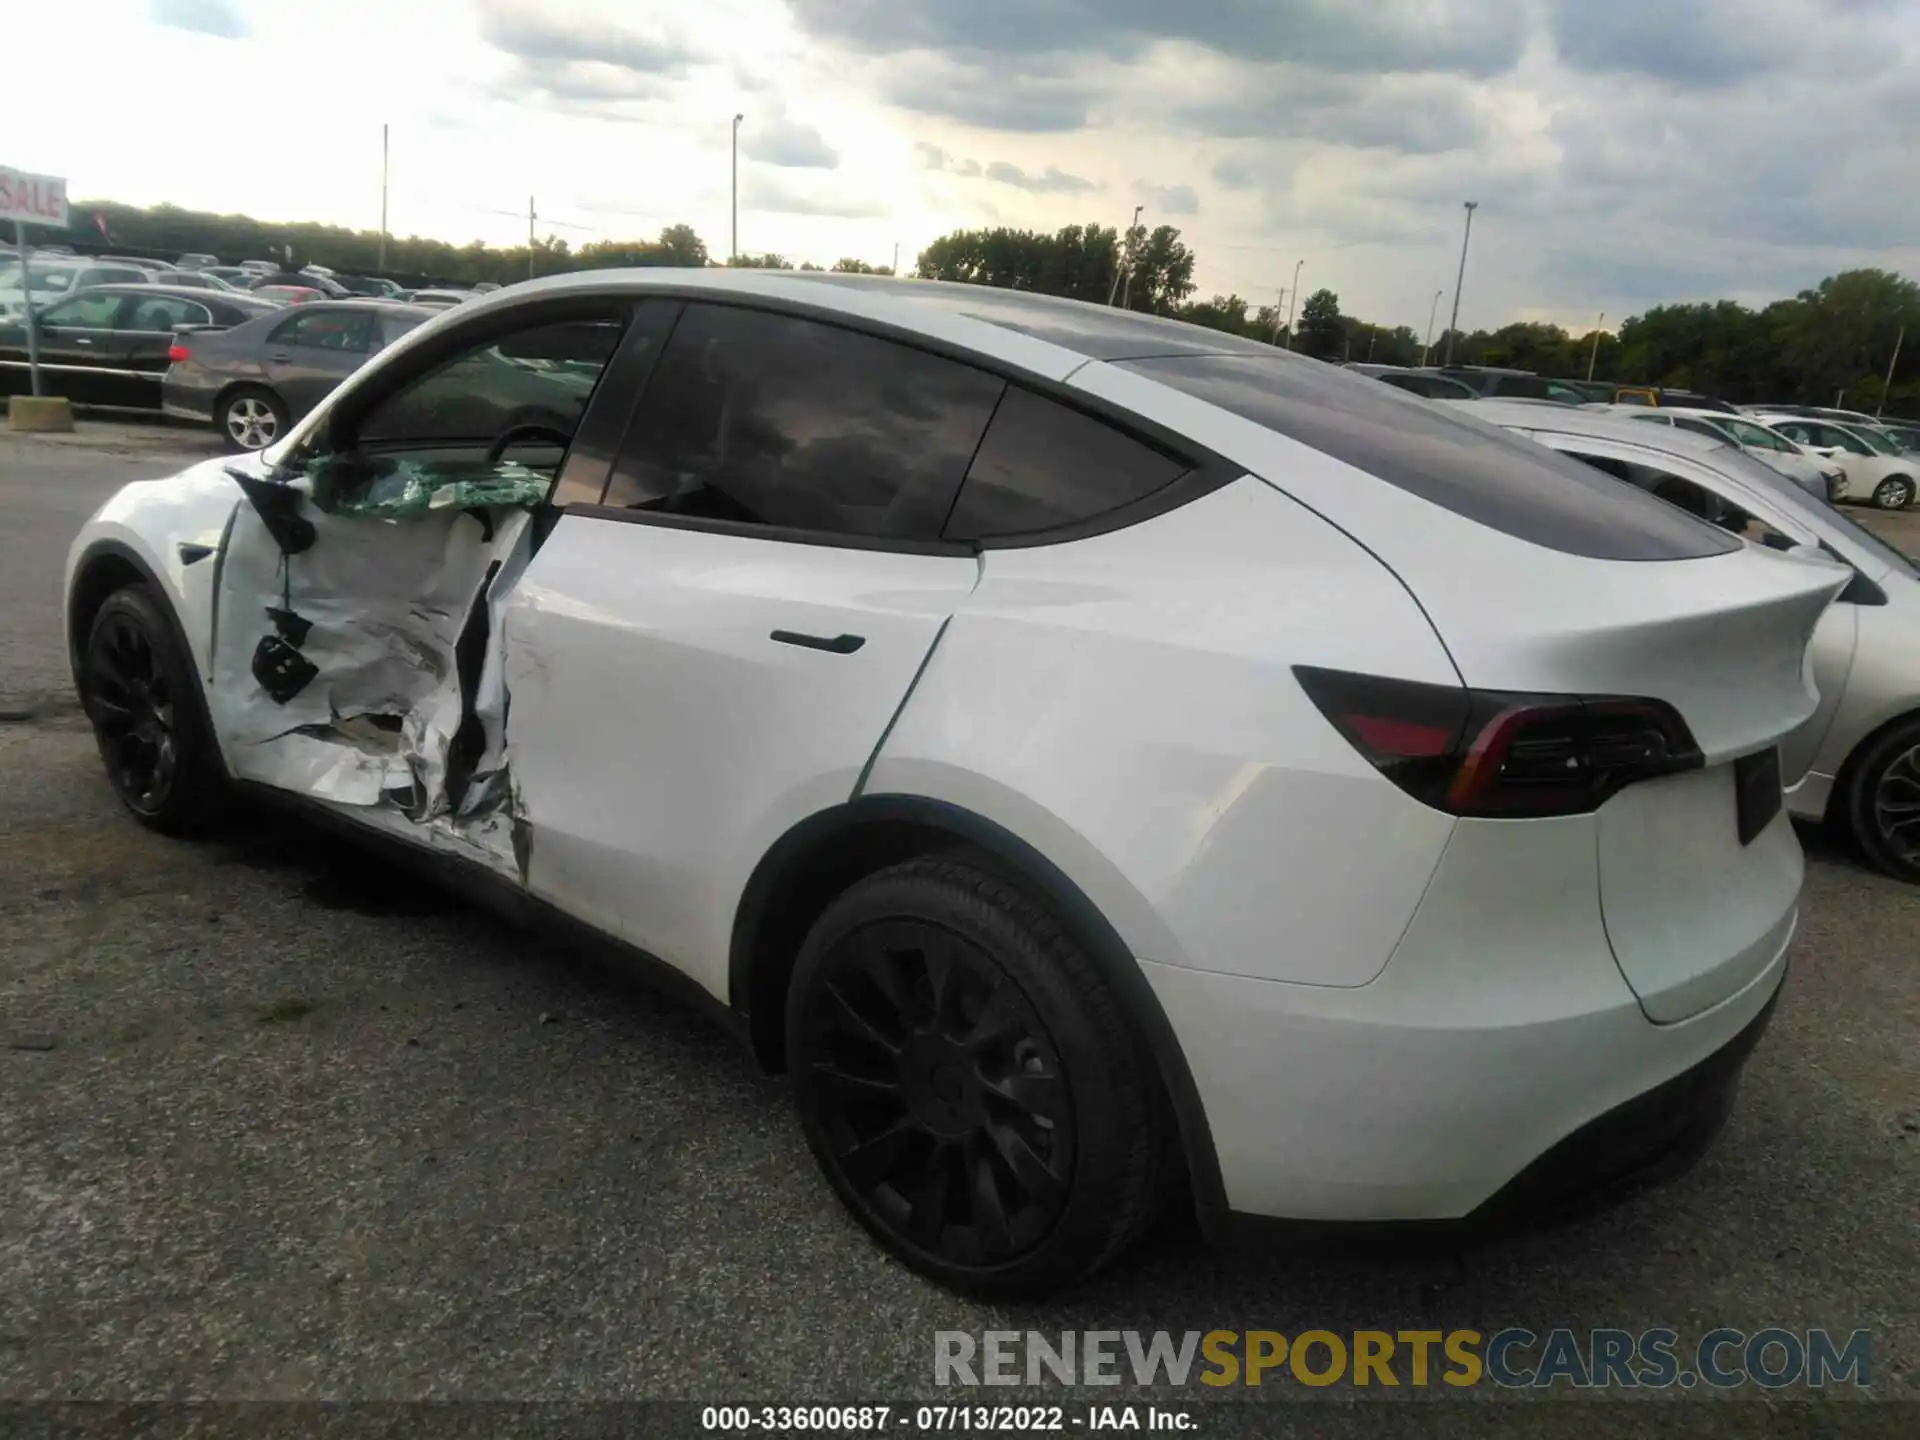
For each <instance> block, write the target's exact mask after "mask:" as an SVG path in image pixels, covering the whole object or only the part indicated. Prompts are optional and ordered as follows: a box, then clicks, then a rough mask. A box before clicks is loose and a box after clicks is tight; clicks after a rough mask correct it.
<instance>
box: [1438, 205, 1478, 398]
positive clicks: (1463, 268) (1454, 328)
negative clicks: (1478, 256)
mask: <svg viewBox="0 0 1920 1440" xmlns="http://www.w3.org/2000/svg"><path fill="white" fill-rule="evenodd" d="M1479 208H1480V202H1479V201H1478V200H1469V201H1467V233H1466V234H1464V235H1462V236H1461V237H1460V278H1459V279H1457V280H1455V281H1454V282H1453V319H1452V320H1450V321H1449V322H1448V323H1447V362H1446V363H1447V364H1449V365H1451V364H1453V339H1454V336H1455V335H1457V334H1459V333H1460V287H1461V286H1462V285H1465V284H1466V283H1467V244H1468V242H1469V241H1471V240H1472V239H1473V212H1474V211H1476V210H1478V209H1479Z"/></svg>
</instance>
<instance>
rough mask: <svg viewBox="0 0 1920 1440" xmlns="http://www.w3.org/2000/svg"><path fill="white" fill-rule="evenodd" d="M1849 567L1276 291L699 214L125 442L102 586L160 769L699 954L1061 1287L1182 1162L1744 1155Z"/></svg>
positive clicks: (100, 595)
mask: <svg viewBox="0 0 1920 1440" xmlns="http://www.w3.org/2000/svg"><path fill="white" fill-rule="evenodd" d="M503 377H510V379H511V383H510V384H509V383H504V382H503ZM1846 580H1847V576H1846V574H1845V573H1844V572H1842V571H1839V570H1837V569H1835V568H1834V567H1832V566H1829V565H1826V564H1823V563H1820V562H1818V561H1817V560H1809V559H1806V558H1804V557H1799V556H1794V555H1781V554H1774V553H1771V552H1769V551H1765V550H1761V549H1757V548H1754V547H1749V546H1745V545H1743V544H1742V543H1741V542H1740V541H1738V540H1737V539H1735V538H1733V537H1731V536H1729V535H1727V534H1725V533H1724V532H1722V531H1720V530H1717V529H1715V528H1714V527H1712V526H1709V525H1706V524H1704V523H1702V522H1699V521H1697V520H1695V519H1694V518H1693V517H1691V516H1688V515H1684V514H1682V513H1680V512H1679V511H1678V510H1675V509H1673V508H1671V507H1669V506H1667V505H1664V504H1662V503H1661V502H1660V501H1658V500H1656V499H1654V498H1652V497H1651V496H1648V495H1645V494H1642V493H1640V492H1639V491H1637V490H1633V489H1631V488H1630V487H1626V486H1621V485H1619V484H1617V483H1616V482H1614V481H1613V480H1611V479H1610V478H1608V477H1607V476H1604V475H1600V474H1598V473H1597V472H1595V471H1592V470H1591V469H1589V468H1587V467H1585V466H1582V465H1579V464H1577V463H1576V462H1573V461H1569V460H1565V459H1562V458H1560V457H1558V456H1556V455H1554V454H1553V453H1551V452H1550V451H1547V450H1545V449H1543V448H1542V447H1539V446H1535V445H1531V444H1528V443H1526V442H1524V441H1520V440H1516V439H1513V438H1511V437H1508V436H1506V435H1505V434H1503V433H1502V432H1500V431H1498V430H1496V429H1494V428H1492V427H1490V426H1486V425H1483V424H1481V423H1479V422H1477V421H1475V420H1473V419H1472V418H1470V417H1467V416H1464V415H1455V414H1453V413H1450V412H1448V411H1446V410H1445V409H1443V407H1438V406H1432V405H1428V404H1426V403H1424V402H1422V401H1419V400H1417V399H1414V398H1411V397H1408V396H1405V395H1402V394H1400V393H1398V392H1396V391H1394V390H1392V389H1391V388H1389V387H1387V386H1382V385H1379V384H1377V383H1376V382H1374V381H1371V380H1368V379H1365V378H1362V377H1356V376H1353V375H1348V374H1343V373H1341V372H1339V371H1337V370H1335V369H1333V368H1331V367H1327V366H1323V365H1320V364H1318V363H1317V362H1315V361H1311V360H1306V359H1303V358H1301V357H1298V356H1294V355H1289V354H1286V353H1284V352H1280V351H1276V350H1274V349H1273V348H1271V347H1268V346H1264V345H1259V344H1257V343H1254V342H1250V341H1243V340H1241V339H1239V338H1237V337H1229V336H1225V335H1220V334H1216V333H1214V332H1211V331H1205V330H1199V329H1195V328H1192V327H1188V326H1184V325H1180V324H1176V323H1173V322H1170V321H1163V320H1155V319H1151V318H1148V317H1142V316H1138V315H1133V314H1129V313H1126V312H1116V311H1113V310H1108V309H1103V308H1099V307H1091V306H1084V305H1078V304H1074V303H1072V302H1066V301H1056V300H1048V299H1044V298H1039V297H1034V296H1031V295H1020V294H1010V293H1007V292H1003V291H993V290H988V289H985V288H981V287H975V286H959V285H938V284H914V283H907V282H900V281H891V280H888V281H871V280H861V279H858V278H855V277H840V276H824V275H822V276H814V275H807V276H797V275H792V274H779V273H775V272H746V271H725V270H705V271H688V272H677V271H668V270H649V271H635V272H595V273H589V274H585V275H576V276H569V277H560V278H556V279H553V280H548V281H542V282H539V283H535V284H529V285H524V286H515V287H513V288H512V289H510V290H506V291H502V292H499V293H497V294H494V295H490V296H487V297H484V298H481V299H476V300H472V301H469V302H468V303H467V304H464V305H461V306H459V307H457V308H456V309H453V310H450V311H448V312H446V313H445V314H443V315H441V316H438V317H436V318H435V319H434V320H432V321H430V322H428V323H427V324H425V325H423V326H422V327H420V328H419V329H418V330H416V331H414V332H413V333H412V334H411V335H409V336H407V337H406V338H405V339H403V340H401V341H399V342H398V343H396V344H395V345H393V346H392V347H391V348H390V349H388V350H387V351H385V352H383V353H382V354H381V355H380V356H379V357H378V358H377V359H375V360H374V361H373V362H372V363H370V364H369V365H368V366H367V367H365V368H364V369H362V370H361V371H359V372H358V373H357V374H356V375H355V376H354V377H353V378H351V379H350V380H349V381H348V382H347V383H346V384H344V385H343V386H342V387H341V388H340V389H338V390H337V391H335V392H334V393H333V394H332V395H331V396H330V397H329V398H328V399H327V400H326V401H325V402H323V403H322V404H321V406H320V407H319V408H318V409H316V410H315V411H314V413H313V414H312V415H310V416H309V417H308V418H307V419H306V420H305V421H304V422H302V423H301V424H300V425H299V426H298V428H297V429H296V430H294V432H293V433H291V434H290V435H289V436H288V437H287V438H286V439H285V440H283V441H281V442H280V443H279V444H278V445H276V446H274V447H272V448H270V449H268V450H266V451H263V452H261V453H260V454H258V455H254V456H248V457H245V458H242V459H238V460H232V461H212V462H209V463H207V464H204V465H199V466H195V467H193V468H191V469H189V470H187V471H185V472H184V473H182V474H180V475H177V476H174V477H172V478H170V479H165V480H157V481H150V482H144V483H141V484H136V485H131V486H128V487H127V488H126V489H125V490H124V491H122V492H121V493H120V494H119V495H118V496H116V497H115V498H114V499H113V500H111V501H110V502H109V503H108V504H107V505H106V506H105V507H104V508H103V509H102V510H101V511H100V512H99V513H98V514H97V515H95V516H94V517H93V518H92V519H91V520H90V521H89V522H88V523H87V525H86V526H85V528H84V530H83V532H82V534H81V535H80V537H79V539H78V540H77V541H76V543H75V545H74V548H73V552H72V555H71V557H70V563H69V574H68V589H67V607H66V625H67V635H68V640H69V643H70V646H71V651H72V657H73V666H74V674H75V678H76V681H77V683H78V685H79V688H80V692H81V696H82V699H83V701H84V703H85V705H86V708H87V713H88V715H89V717H90V718H91V720H92V723H93V725H94V727H95V730H96V732H97V734H98V737H99V742H100V749H101V753H102V755H103V757H104V758H105V761H106V767H107V772H108V776H109V778H110V780H111V782H112V784H113V787H114V789H115V790H116V792H117V793H118V795H119V797H120V799H121V800H122V801H123V802H124V803H125V805H126V806H127V807H128V808H129V809H130V810H131V811H132V812H133V814H134V815H135V816H137V817H138V818H139V819H140V820H142V821H143V822H144V823H146V824H148V825H151V826H153V827H155V828H158V829H161V830H166V831H180V830H186V829H190V828H193V827H196V826H201V825H206V824H210V823H212V822H213V820H214V819H215V818H217V816H218V815H219V814H220V812H221V811H222V809H223V807H224V806H225V805H226V804H227V803H228V802H230V801H231V800H232V799H234V798H235V797H236V796H238V795H242V794H244V795H249V796H253V797H262V798H274V799H279V800H282V801H286V802H289V803H293V804H295V805H298V806H302V807H305V808H307V809H308V810H310V811H313V812H315V813H317V814H319V815H322V816H325V817H327V818H329V819H331V820H333V821H335V822H344V823H346V824H348V825H350V826H352V827H355V828H356V829H357V830H358V831H359V832H360V833H364V834H367V835H370V836H383V837H385V838H386V839H387V840H389V841H397V842H400V844H399V848H400V849H402V850H403V851H404V853H406V854H409V855H414V856H418V857H422V858H424V859H428V860H437V861H440V862H444V864H445V866H446V867H447V869H448V872H449V873H450V874H453V875H457V876H459V877H462V878H464V879H466V880H467V881H470V882H472V883H471V884H470V886H469V888H470V889H475V890H479V891H482V892H484V893H485V894H486V895H487V896H488V897H490V898H492V899H495V900H497V901H498V902H499V903H501V904H502V905H503V906H506V907H509V908H511V909H513V910H514V911H516V912H518V913H519V914H521V915H522V916H523V917H526V918H531V919H541V918H545V919H548V920H552V921H555V922H559V921H566V922H570V923H577V924H578V925H580V926H582V927H584V928H585V929H586V930H588V931H590V932H592V933H594V934H596V935H598V936H601V937H605V938H609V939H611V940H612V941H613V942H615V944H616V947H617V948H618V950H619V952H620V953H622V954H624V955H628V956H631V957H634V958H636V959H639V960H641V961H643V962H645V963H647V964H649V965H650V966H651V967H652V968H654V969H656V970H657V971H659V972H660V973H662V974H664V975H667V976H670V977H678V979H680V980H681V981H683V982H690V983H688V984H686V986H685V988H686V989H687V990H688V992H689V993H691V994H694V995H696V996H698V997H700V998H703V999H704V1000H707V1001H710V1002H712V1003H713V1005H714V1007H715V1008H716V1009H717V1010H718V1011H719V1013H721V1014H722V1015H723V1016H724V1017H726V1019H727V1021H728V1023H730V1024H731V1025H733V1026H734V1027H735V1028H737V1029H738V1030H739V1031H740V1032H741V1033H742V1034H743V1035H744V1036H745V1037H746V1038H747V1039H748V1040H749V1042H750V1043H751V1044H752V1046H753V1048H754V1051H755V1053H756V1054H757V1055H758V1056H759V1058H760V1059H761V1060H762V1061H763V1062H764V1063H766V1064H767V1065H768V1066H769V1067H772V1068H781V1067H784V1068H785V1069H786V1070H787V1071H788V1072H789V1073H790V1074H791V1076H792V1078H793V1088H794V1094H795V1098H796V1102H797V1105H798V1108H799V1112H800V1116H801V1121H802V1124H803V1127H804V1129H805V1131H806V1134H807V1138H808V1142H809V1144H810V1145H811V1147H812V1149H813V1151H814V1154H815V1156H816V1157H817V1159H818V1160H819V1162H820V1165H821V1168H822V1170H823V1171H824V1173H825V1174H826V1176H827V1178H828V1180H829V1182H830V1183H831V1185H832V1186H833V1189H834V1190H835V1192H836V1193H837V1194H838V1195H839V1197H840V1198H841V1199H842V1200H843V1201H844V1202H845V1203H846V1204H847V1206H848V1207H849V1208H850V1209H851V1210H852V1211H853V1213H854V1214H855V1215H857V1216H858V1217H859V1218H860V1220H861V1221H862V1223H863V1224H865V1225H866V1226H867V1227H868V1228H869V1229H870V1230H871V1231H872V1232H873V1233H874V1234H875V1235H876V1236H877V1237H879V1238H880V1240H881V1241H882V1242H883V1243H884V1244H886V1245H887V1246H888V1247H889V1248H890V1249H891V1250H893V1251H894V1253H896V1254H897V1255H899V1256H901V1257H903V1258H904V1259H905V1260H906V1261H907V1262H908V1263H910V1264H912V1265H914V1266H915V1267H917V1268H918V1269H920V1270H922V1271H923V1272H925V1273H927V1274H929V1275H932V1276H935V1277H937V1278H938V1279H940V1280H942V1281H944V1282H946V1283H948V1284H951V1285H955V1286H959V1287H963V1288H966V1289H968V1290H971V1291H975V1292H980V1293H985V1294H999V1295H1005V1294H1014V1293H1025V1292H1035V1291H1041V1290H1045V1289H1047V1288H1049V1287H1052V1286H1056V1285H1058V1284H1061V1283H1063V1282H1067V1281H1070V1280H1073V1279H1075V1278H1076V1277H1079V1276H1082V1275H1085V1274H1087V1273H1088V1272H1090V1271H1092V1270H1093V1269H1095V1268H1097V1267H1098V1266H1100V1265H1102V1264H1104V1263H1105V1262H1107V1261H1108V1260H1110V1259H1111V1258H1112V1257H1113V1256H1115V1255H1116V1254H1118V1253H1120V1251H1122V1250H1123V1249H1124V1248H1125V1246H1126V1245H1127V1244H1128V1243H1129V1242H1130V1241H1131V1240H1132V1239H1133V1238H1134V1237H1135V1236H1137V1235H1138V1234H1139V1233H1140V1232H1141V1231H1142V1230H1143V1229H1144V1227H1145V1226H1146V1225H1147V1223H1148V1222H1149V1221H1150V1220H1151V1219H1152V1218H1153V1216H1154V1214H1155V1212H1156V1210H1157V1209H1158V1208H1159V1206H1160V1205H1161V1203H1162V1202H1163V1200H1165V1198H1166V1197H1167V1196H1168V1195H1169V1194H1170V1193H1172V1191H1173V1190H1174V1189H1175V1188H1176V1187H1177V1186H1180V1185H1185V1186H1186V1187H1187V1188H1189V1189H1190V1190H1191V1192H1192V1194H1193V1197H1194V1201H1195V1207H1196V1209H1197V1211H1198V1213H1199V1216H1200V1219H1201V1223H1202V1225H1203V1226H1204V1227H1205V1228H1206V1230H1207V1231H1208V1233H1209V1234H1212V1235H1218V1234H1220V1233H1222V1231H1223V1229H1224V1227H1225V1226H1226V1225H1227V1223H1228V1222H1229V1221H1230V1220H1231V1219H1232V1218H1233V1217H1235V1216H1256V1217H1285V1218H1289V1219H1300V1220H1359V1221H1399V1220H1410V1219H1456V1218H1462V1217H1486V1216H1497V1215H1501V1214H1504V1213H1507V1210H1508V1208H1509V1207H1512V1206H1517V1205H1520V1204H1522V1203H1525V1204H1532V1203H1535V1202H1538V1201H1541V1200H1543V1199H1557V1198H1561V1197H1564V1196H1566V1195H1569V1194H1584V1193H1586V1192H1588V1191H1590V1190H1592V1189H1594V1188H1595V1187H1597V1186H1600V1185H1602V1184H1604V1183H1607V1182H1611V1181H1613V1180H1616V1179H1619V1178H1621V1177H1628V1176H1636V1177H1637V1176H1639V1175H1642V1174H1644V1173H1648V1172H1650V1171H1652V1170H1655V1169H1657V1168H1659V1167H1661V1166H1664V1165H1667V1164H1669V1163H1673V1162H1675V1161H1677V1160H1679V1159H1684V1158H1685V1157H1687V1156H1689V1155H1691V1154H1693V1153H1697V1151H1698V1150H1699V1149H1700V1148H1701V1146H1703V1145H1704V1144H1705V1142H1706V1141H1707V1140H1708V1139H1710V1138H1711V1136H1712V1135H1713V1133H1714V1132H1715V1130H1716V1129H1717V1128H1718V1126H1719V1124H1720V1122H1721V1121H1722V1120H1723V1119H1724V1117H1725V1115H1726V1113H1727V1110H1728V1107H1729V1105H1730V1103H1731V1100H1732V1096H1733V1091H1734V1085H1735V1083H1736V1081H1737V1078H1738V1076H1739V1072H1740V1068H1741V1065H1742V1063H1743V1061H1744V1059H1745V1057H1746V1055H1747V1053H1748V1051H1749V1050H1750V1049H1751V1047H1752V1045H1753V1044H1754V1043H1755V1041H1756V1040H1757V1039H1758V1037H1759V1035H1760V1032H1761V1031H1762V1029H1763V1028H1764V1027H1765V1025H1766V1023H1767V1018H1768V1016H1769V1014H1770V1013H1771V1010H1772V1007H1773V1002H1774V999H1775V996H1776V993H1777V992H1778V990H1779V988H1780V985H1781V982H1782V979H1783V976H1784V973H1785V968H1786V964H1787V950H1788V947H1789V944H1790V942H1791V940H1792V937H1793V934H1794V930H1795V926H1796V923H1797V916H1798V897H1799V891H1800V883H1801V877H1802V861H1801V855H1800V851H1799V849H1798V846H1797V844H1796V842H1795V839H1794V836H1793V832H1792V830H1791V828H1790V827H1789V825H1788V823H1787V820H1786V817H1785V816H1784V814H1783V813H1782V806H1781V793H1780V769H1779V754H1778V748H1777V747H1778V744H1779V742H1780V739H1781V737H1783V736H1785V735H1787V734H1788V733H1789V732H1791V731H1793V730H1794V729H1795V727H1797V726H1799V725H1800V724H1801V723H1802V722H1804V721H1805V720H1806V719H1807V717H1808V716H1809V715H1810V714H1812V713H1813V710H1814V705H1815V696H1814V693H1813V690H1812V687H1811V685H1810V683H1809V679H1808V671H1807V666H1806V649H1807V642H1808V638H1809V636H1810V634H1811V632H1812V630H1813V627H1814V624H1815V622H1816V621H1817V620H1818V619H1819V617H1820V615H1821V613H1822V611H1823V609H1824V608H1825V607H1826V605H1827V603H1828V602H1829V600H1831V599H1832V597H1833V596H1834V594H1835V593H1836V592H1837V591H1838V590H1839V589H1840V588H1841V586H1842V585H1844V584H1845V583H1846Z"/></svg>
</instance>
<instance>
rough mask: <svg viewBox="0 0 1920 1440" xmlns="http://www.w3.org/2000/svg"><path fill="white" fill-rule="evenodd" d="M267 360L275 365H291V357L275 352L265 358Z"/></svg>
mask: <svg viewBox="0 0 1920 1440" xmlns="http://www.w3.org/2000/svg"><path fill="white" fill-rule="evenodd" d="M267 359H269V360H271V361H273V362H274V364H276V365H291V364H292V363H293V356H291V355H283V354H281V353H280V352H278V351H275V352H274V353H273V354H271V355H269V356H267Z"/></svg>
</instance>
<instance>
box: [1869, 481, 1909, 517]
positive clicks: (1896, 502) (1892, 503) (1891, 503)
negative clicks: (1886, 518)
mask: <svg viewBox="0 0 1920 1440" xmlns="http://www.w3.org/2000/svg"><path fill="white" fill-rule="evenodd" d="M1913 493H1914V486H1913V481H1912V480H1911V479H1909V478H1908V477H1907V476H1905V475H1889V476H1888V477H1887V478H1886V479H1884V480H1882V481H1881V482H1880V483H1879V484H1878V485H1876V486H1874V487H1873V503H1874V504H1875V505H1877V506H1879V507H1880V508H1881V509H1882V510H1904V509H1906V508H1907V507H1908V506H1909V505H1911V504H1913Z"/></svg>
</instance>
